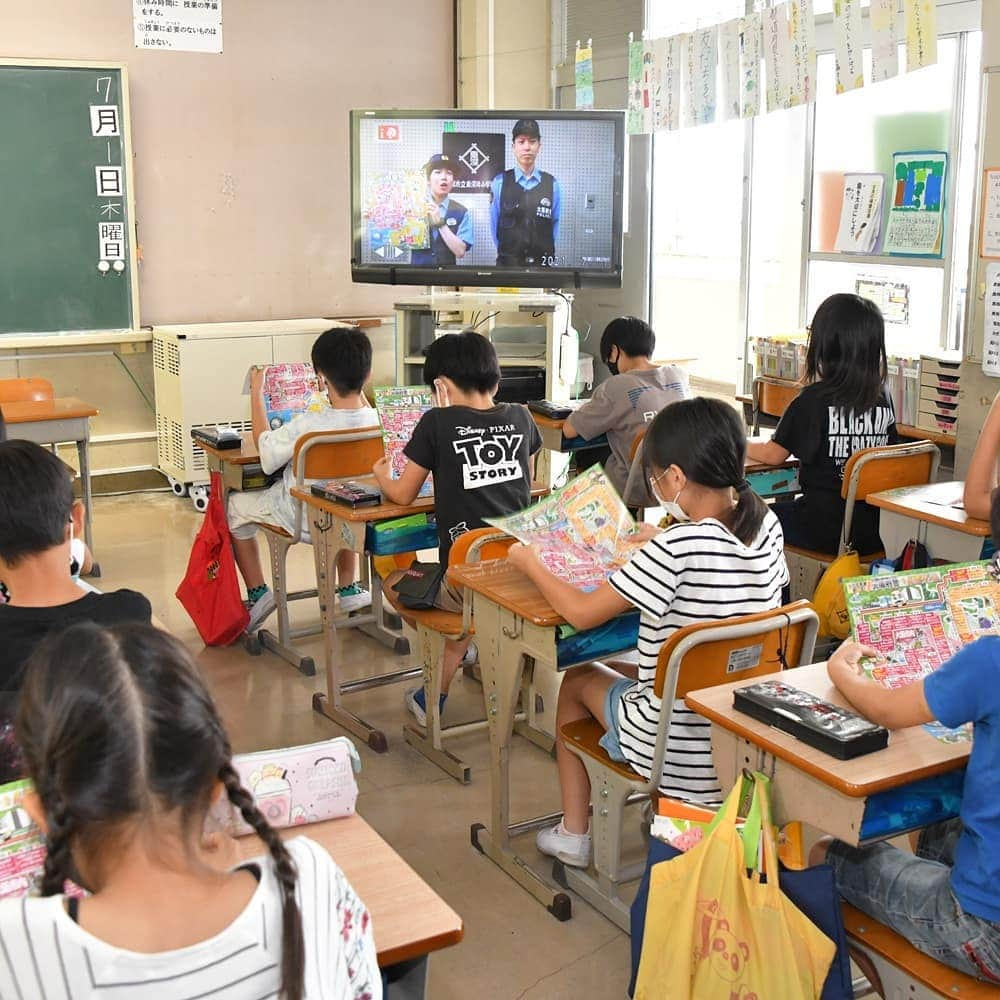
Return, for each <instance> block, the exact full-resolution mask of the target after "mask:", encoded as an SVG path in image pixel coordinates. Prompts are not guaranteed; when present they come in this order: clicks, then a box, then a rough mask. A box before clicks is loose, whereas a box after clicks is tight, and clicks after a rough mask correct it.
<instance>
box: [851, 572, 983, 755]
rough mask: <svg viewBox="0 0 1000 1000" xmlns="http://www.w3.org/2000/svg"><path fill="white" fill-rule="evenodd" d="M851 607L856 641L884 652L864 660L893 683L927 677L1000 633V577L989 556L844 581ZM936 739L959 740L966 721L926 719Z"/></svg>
mask: <svg viewBox="0 0 1000 1000" xmlns="http://www.w3.org/2000/svg"><path fill="white" fill-rule="evenodd" d="M844 593H845V595H846V598H847V610H848V612H849V614H850V616H851V627H852V630H853V634H854V637H855V638H856V639H857V640H858V642H862V643H865V644H866V645H868V646H872V647H874V648H875V649H877V650H878V651H879V652H880V653H881V654H882V657H883V659H882V660H880V661H869V662H868V663H866V664H863V667H864V670H865V673H866V674H868V676H869V677H871V678H872V680H874V681H877V682H878V683H879V684H882V685H883V686H885V687H888V688H898V687H903V686H905V685H907V684H910V683H912V682H913V681H916V680H920V679H921V678H923V677H926V676H927V675H928V674H929V673H931V671H933V670H936V669H937V668H938V667H939V666H940V665H941V664H942V663H944V662H945V660H947V659H949V658H950V657H952V656H953V655H954V654H955V653H957V652H958V650H959V649H961V648H962V647H963V646H967V645H968V644H969V643H970V642H973V641H975V640H976V639H978V638H980V637H981V636H984V635H1000V583H998V581H997V579H996V578H995V577H994V576H993V574H992V573H991V571H990V563H988V562H975V563H960V564H957V565H951V566H939V567H936V568H929V569H915V570H908V571H905V572H901V573H892V574H889V575H887V576H863V577H857V578H855V579H853V580H845V581H844ZM927 728H928V730H929V731H931V732H932V733H933V734H934V735H935V736H936V737H938V739H943V740H946V741H947V742H962V741H965V740H968V739H970V738H971V733H970V732H969V731H968V730H967V728H966V727H963V728H961V729H958V730H950V729H946V728H945V727H944V726H942V725H940V724H939V723H931V724H930V725H928V726H927Z"/></svg>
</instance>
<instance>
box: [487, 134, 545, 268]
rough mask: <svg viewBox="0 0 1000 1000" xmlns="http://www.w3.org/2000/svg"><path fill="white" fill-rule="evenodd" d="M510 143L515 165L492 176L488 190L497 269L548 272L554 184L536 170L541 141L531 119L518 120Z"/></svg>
mask: <svg viewBox="0 0 1000 1000" xmlns="http://www.w3.org/2000/svg"><path fill="white" fill-rule="evenodd" d="M511 138H512V139H513V143H514V162H515V164H516V166H515V167H514V168H513V169H512V170H505V171H504V172H503V173H502V174H499V175H498V176H497V177H495V178H494V179H493V187H492V190H491V197H492V205H491V206H490V220H491V222H492V224H493V242H494V243H495V244H496V247H497V267H551V266H552V265H554V264H555V253H556V240H557V239H558V237H559V211H560V205H561V201H562V195H561V192H560V189H559V181H557V180H556V179H555V178H554V177H553V176H552V174H549V173H546V172H545V171H544V170H539V169H538V167H537V165H536V162H535V161H536V160H537V159H538V153H539V151H540V150H541V148H542V136H541V133H540V132H539V130H538V122H536V121H535V119H534V118H521V119H519V120H518V121H517V122H516V123H515V124H514V129H513V131H512V133H511Z"/></svg>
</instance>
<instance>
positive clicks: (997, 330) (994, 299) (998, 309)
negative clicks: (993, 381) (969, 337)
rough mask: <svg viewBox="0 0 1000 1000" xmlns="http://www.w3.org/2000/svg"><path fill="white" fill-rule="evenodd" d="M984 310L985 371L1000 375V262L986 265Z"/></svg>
mask: <svg viewBox="0 0 1000 1000" xmlns="http://www.w3.org/2000/svg"><path fill="white" fill-rule="evenodd" d="M983 312H984V313H985V322H984V323H983V372H984V373H985V374H987V375H994V376H1000V264H988V265H987V267H986V297H985V299H984V300H983Z"/></svg>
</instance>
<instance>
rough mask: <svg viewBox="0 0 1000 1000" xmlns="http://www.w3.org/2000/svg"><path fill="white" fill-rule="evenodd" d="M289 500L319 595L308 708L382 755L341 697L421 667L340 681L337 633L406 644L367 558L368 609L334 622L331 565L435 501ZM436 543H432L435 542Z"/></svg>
mask: <svg viewBox="0 0 1000 1000" xmlns="http://www.w3.org/2000/svg"><path fill="white" fill-rule="evenodd" d="M353 478H354V479H355V480H357V481H360V482H374V477H367V476H355V477H353ZM291 492H292V496H293V497H295V499H297V500H301V501H302V502H303V503H304V504H305V505H306V508H307V511H308V514H309V522H310V534H311V536H312V539H313V559H314V560H315V563H316V581H317V588H318V590H319V595H320V602H319V608H320V617H321V619H322V623H323V657H324V661H325V666H326V692H325V693H323V692H318V693H316V694H314V695H313V703H312V704H313V710H314V711H316V712H319V713H320V715H324V716H326V717H327V718H328V719H330V720H332V721H333V722H336V723H337V724H338V725H340V726H343V727H344V728H345V729H346V730H348V732H351V733H354V735H355V736H358V737H359V738H361V739H363V740H364V741H365V742H366V743H367V744H368V745H369V746H370V747H371V748H372V749H373V750H375V751H376V752H377V753H384V752H385V751H386V750H387V749H388V747H389V742H388V740H387V738H386V735H385V733H384V732H382V731H381V730H379V729H375V728H374V727H373V726H371V725H369V723H367V722H365V720H364V719H362V718H361V717H360V716H357V715H355V714H354V713H353V712H350V711H348V710H347V708H345V707H344V704H343V696H344V695H345V694H350V693H352V692H354V691H363V690H366V689H368V688H372V687H382V686H383V685H386V684H395V683H398V682H399V681H405V680H411V679H412V678H414V677H419V676H420V675H421V674H422V672H423V670H422V668H421V667H408V668H407V669H405V670H398V671H394V672H392V673H388V674H379V675H377V676H375V677H364V678H361V679H360V680H353V681H342V680H341V679H340V664H339V662H338V660H337V656H336V650H335V638H336V629H337V627H338V625H339V627H341V628H344V627H346V628H360V629H361V631H362V632H364V633H365V634H366V635H370V636H372V638H374V639H377V640H378V641H379V642H381V643H383V644H385V645H387V646H389V647H390V648H391V649H393V650H394V651H395V652H396V653H400V654H405V653H408V652H409V651H410V644H409V641H408V640H407V639H406V637H405V635H404V634H403V631H402V621H401V620H400V618H399V616H398V615H396V614H395V613H394V612H393V611H392V610H391V609H387V607H386V602H385V599H384V597H383V595H382V586H381V581H380V580H379V577H378V575H377V574H376V573H375V571H374V567H373V566H372V563H371V560H370V559H362V565H364V566H365V583H366V584H367V586H368V587H369V588H370V591H371V597H372V605H371V612H370V613H369V614H356V615H351V616H349V617H348V618H342V619H340V620H339V621H335V620H334V617H333V615H332V614H331V611H332V600H331V595H332V586H333V579H334V572H335V570H334V564H335V560H336V556H337V552H338V551H340V550H341V549H347V550H349V551H351V552H357V553H359V554H361V555H362V556H364V555H366V552H365V537H366V529H367V527H368V525H369V524H378V523H379V522H382V521H391V520H394V519H395V518H397V517H408V516H409V515H410V514H433V513H434V498H433V497H432V496H431V497H421V498H418V499H417V500H414V502H413V503H412V504H408V505H406V506H403V505H401V504H394V503H380V504H375V505H373V506H371V507H356V508H353V507H348V506H347V504H342V503H335V502H333V501H330V500H324V499H322V498H321V497H317V496H314V495H313V494H312V493H311V492H310V491H309V490H306V489H298V488H293V489H292V491H291ZM545 492H546V490H545V488H544V487H542V486H540V485H538V484H537V483H536V484H533V486H532V493H531V495H532V496H533V497H537V496H541V495H543V494H544V493H545ZM435 544H436V543H435Z"/></svg>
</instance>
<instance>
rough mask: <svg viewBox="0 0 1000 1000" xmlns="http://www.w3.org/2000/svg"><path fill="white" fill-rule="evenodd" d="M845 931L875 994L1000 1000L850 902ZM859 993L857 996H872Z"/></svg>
mask: <svg viewBox="0 0 1000 1000" xmlns="http://www.w3.org/2000/svg"><path fill="white" fill-rule="evenodd" d="M841 911H842V913H843V916H844V929H845V930H846V931H847V945H848V950H849V951H850V953H851V958H852V959H853V961H854V963H855V964H856V965H857V966H858V968H859V969H860V970H861V971H862V973H864V976H865V978H866V979H867V980H868V982H869V983H870V984H871V987H872V992H873V993H874V994H875V995H877V996H880V997H884V998H885V1000H903V998H904V997H905V998H906V1000H931V998H939V997H951V998H952V1000H955V998H959V1000H986V998H987V997H990V998H992V1000H996V997H997V996H998V995H1000V990H998V988H997V987H996V986H991V985H990V984H989V983H984V982H981V981H980V980H978V979H974V978H973V977H972V976H967V975H966V974H965V973H964V972H958V971H956V970H955V969H950V968H949V967H948V966H947V965H942V964H941V963H940V962H937V961H935V960H934V959H933V958H931V957H930V956H929V955H925V954H923V953H922V952H919V951H917V949H916V948H914V947H913V945H911V944H910V942H909V941H907V940H906V938H904V937H903V936H902V935H900V934H897V933H896V932H895V931H894V930H891V929H890V928H889V927H886V926H885V924H880V923H878V921H876V920H872V918H871V917H869V916H868V915H867V914H865V913H862V912H861V911H860V910H857V909H855V908H854V907H853V906H851V905H850V904H849V903H842V904H841ZM872 992H869V993H855V996H871V995H872Z"/></svg>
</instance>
